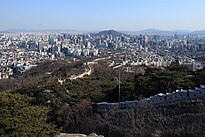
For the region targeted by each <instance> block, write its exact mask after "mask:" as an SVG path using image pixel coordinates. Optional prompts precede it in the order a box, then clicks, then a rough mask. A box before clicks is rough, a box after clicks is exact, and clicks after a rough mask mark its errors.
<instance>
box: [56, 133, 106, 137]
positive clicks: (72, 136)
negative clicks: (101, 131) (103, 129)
mask: <svg viewBox="0 0 205 137" xmlns="http://www.w3.org/2000/svg"><path fill="white" fill-rule="evenodd" d="M57 137H104V136H103V135H97V134H96V133H92V134H90V135H84V134H74V133H73V134H70V133H60V135H58V136H57Z"/></svg>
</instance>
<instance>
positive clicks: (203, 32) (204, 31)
mask: <svg viewBox="0 0 205 137" xmlns="http://www.w3.org/2000/svg"><path fill="white" fill-rule="evenodd" d="M192 34H198V35H205V30H199V31H194V32H192Z"/></svg>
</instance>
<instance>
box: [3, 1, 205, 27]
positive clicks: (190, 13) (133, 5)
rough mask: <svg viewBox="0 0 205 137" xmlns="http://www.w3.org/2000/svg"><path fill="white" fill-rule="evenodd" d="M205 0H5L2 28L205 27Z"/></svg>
mask: <svg viewBox="0 0 205 137" xmlns="http://www.w3.org/2000/svg"><path fill="white" fill-rule="evenodd" d="M204 4H205V1H203V0H196V1H194V0H172V1H170V0H155V1H153V0H144V1H142V0H127V1H125V0H124V1H123V0H112V1H109V0H99V1H95V0H88V1H83V0H77V1H65V0H59V1H56V0H44V1H40V0H35V1H34V0H33V1H26V0H18V1H15V0H10V1H6V0H2V1H1V9H0V20H1V21H0V30H3V31H4V30H9V29H25V30H26V29H34V30H45V29H60V30H79V31H100V30H107V29H114V30H121V31H139V30H144V29H161V30H190V31H193V30H204V29H205V10H204V8H203V5H204Z"/></svg>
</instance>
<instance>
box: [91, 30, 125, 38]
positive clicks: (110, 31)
mask: <svg viewBox="0 0 205 137" xmlns="http://www.w3.org/2000/svg"><path fill="white" fill-rule="evenodd" d="M92 35H94V36H102V35H104V36H106V35H112V36H114V37H116V36H118V37H121V36H128V35H127V34H124V33H121V32H118V31H115V30H104V31H100V32H98V33H93V34H92Z"/></svg>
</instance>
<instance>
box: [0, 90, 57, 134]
mask: <svg viewBox="0 0 205 137" xmlns="http://www.w3.org/2000/svg"><path fill="white" fill-rule="evenodd" d="M31 101H32V98H30V97H28V96H25V95H21V94H18V93H15V94H11V93H1V94H0V108H1V109H0V136H2V137H27V136H33V137H34V136H42V137H47V136H49V137H50V136H55V135H56V131H55V128H54V126H53V125H51V124H48V123H47V113H48V111H49V110H48V108H46V107H41V106H33V105H31Z"/></svg>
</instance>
